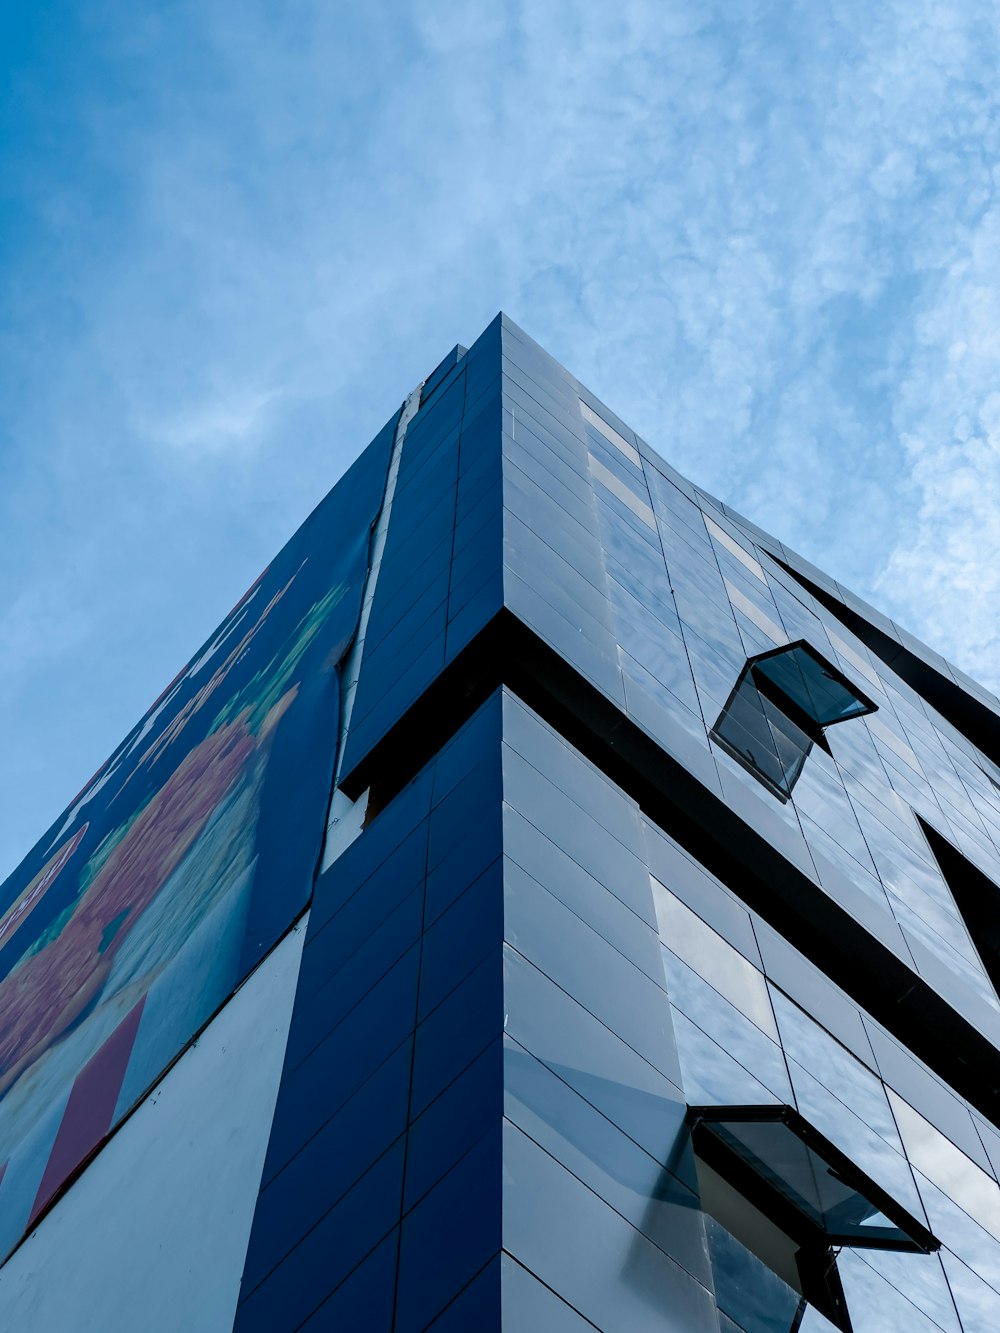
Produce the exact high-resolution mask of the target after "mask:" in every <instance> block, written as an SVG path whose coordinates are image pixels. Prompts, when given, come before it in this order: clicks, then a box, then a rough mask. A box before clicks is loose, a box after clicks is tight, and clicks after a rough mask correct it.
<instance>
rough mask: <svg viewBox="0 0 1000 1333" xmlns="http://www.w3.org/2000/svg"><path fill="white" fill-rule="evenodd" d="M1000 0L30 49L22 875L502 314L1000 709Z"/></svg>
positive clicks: (20, 486)
mask: <svg viewBox="0 0 1000 1333" xmlns="http://www.w3.org/2000/svg"><path fill="white" fill-rule="evenodd" d="M998 14H1000V11H998V9H997V6H996V4H995V2H994V0H958V2H957V3H956V2H955V0H883V3H881V4H879V5H874V6H873V5H871V4H869V3H863V2H862V0H773V2H772V0H736V2H735V3H734V0H724V2H723V0H616V3H614V4H608V3H606V0H510V2H508V3H505V0H463V3H462V4H454V3H453V4H446V3H443V0H386V3H383V4H381V5H380V4H374V5H365V6H362V5H348V4H346V3H344V2H343V0H340V2H338V0H291V2H290V3H287V4H283V5H277V4H263V3H261V2H260V0H190V2H188V0H176V2H175V3H160V2H159V0H143V3H141V4H139V5H124V4H121V3H116V4H108V3H104V2H103V0H86V3H83V0H59V2H58V3H55V2H54V0H35V2H34V3H33V4H31V5H26V4H22V5H7V6H5V7H4V11H3V13H2V16H0V63H2V66H3V68H2V78H0V403H2V412H0V551H2V557H0V798H2V801H0V877H2V875H3V874H4V873H5V872H6V871H7V870H8V869H9V868H11V866H12V865H13V864H14V863H15V862H16V861H17V860H18V859H19V858H20V856H21V855H22V854H23V853H24V852H25V851H27V849H28V848H29V847H30V845H31V844H32V843H33V842H34V841H35V838H36V837H37V836H38V835H40V833H41V832H42V831H43V829H44V827H45V826H47V825H48V823H49V822H51V820H52V819H54V818H55V816H56V815H57V814H58V812H59V811H60V810H61V809H62V808H63V807H64V806H65V805H66V804H67V803H68V801H69V799H70V798H71V797H72V795H73V794H74V793H75V791H76V790H77V789H78V788H79V787H80V786H81V785H82V783H83V782H84V781H85V780H86V778H87V777H88V776H89V774H90V773H91V772H92V771H93V769H94V768H95V767H96V766H97V765H98V764H99V763H100V762H101V760H102V759H103V758H104V756H105V755H106V754H107V752H108V751H109V750H110V749H111V748H112V747H113V746H114V745H115V744H116V743H117V741H118V740H119V739H120V738H121V736H122V735H123V734H124V733H125V732H126V731H127V730H128V728H129V727H130V726H131V725H132V723H133V722H134V721H136V720H137V718H138V717H139V716H140V715H141V713H142V712H143V711H144V709H145V707H146V706H147V705H148V704H149V703H150V701H151V700H152V699H153V698H154V697H155V696H156V695H157V694H158V693H159V691H160V689H161V688H162V687H163V685H164V684H165V683H166V682H167V681H168V680H169V679H170V678H171V677H172V676H173V674H174V672H175V671H176V669H177V668H178V667H179V666H180V665H181V664H182V663H183V662H184V661H185V660H186V659H187V658H188V657H189V656H190V655H191V653H192V651H193V650H194V649H195V647H196V646H197V644H198V643H199V642H201V640H203V639H204V638H205V637H206V636H207V635H208V633H209V632H210V630H211V629H212V627H213V626H214V625H215V624H216V623H217V622H218V621H219V620H220V618H221V617H222V615H223V614H224V613H225V612H226V610H227V609H228V608H229V606H230V605H231V604H232V603H233V602H234V601H235V600H236V598H237V597H238V596H239V595H240V593H241V592H242V591H243V589H244V588H245V587H246V586H247V585H248V584H249V583H250V582H251V580H252V579H253V578H254V577H255V576H256V573H257V572H258V570H259V569H260V567H261V566H262V565H263V564H264V563H266V561H267V559H268V558H269V556H270V555H271V554H272V553H273V552H274V550H275V549H277V547H278V546H279V545H280V544H281V542H282V541H283V540H284V539H285V538H286V537H287V536H289V535H290V534H291V532H292V531H293V530H294V529H295V527H296V526H297V525H298V524H299V522H301V520H302V519H303V517H304V516H305V515H306V513H307V512H308V511H309V510H310V509H311V508H312V506H313V505H314V504H315V503H316V501H317V500H318V499H319V498H320V496H321V495H322V494H323V493H324V492H325V491H326V490H327V489H328V488H329V486H330V485H331V484H332V483H333V482H334V481H335V480H336V479H337V477H338V476H339V475H340V473H341V472H342V471H343V470H344V468H345V467H346V466H347V465H348V464H349V463H350V461H351V460H352V459H353V458H354V457H355V456H356V454H357V453H358V451H359V450H360V449H361V447H362V446H363V445H364V444H365V443H367V441H368V440H369V439H370V438H371V436H372V435H373V434H374V433H375V431H376V430H377V429H378V428H379V427H380V426H381V425H382V423H383V422H384V421H385V420H386V419H387V417H388V416H389V415H390V414H391V412H392V411H393V410H394V408H395V407H396V406H397V404H398V403H399V401H400V400H401V399H402V398H403V396H404V395H405V394H406V392H407V391H408V390H409V389H410V388H412V387H413V385H414V384H415V383H416V382H417V381H418V380H419V379H421V378H422V377H423V376H424V375H425V374H426V373H427V372H428V371H429V370H430V369H431V368H432V366H433V365H434V363H435V362H436V361H437V360H438V359H439V358H440V357H441V356H442V355H443V354H444V353H445V352H446V351H447V350H448V348H449V347H451V346H452V345H453V344H454V343H455V342H456V341H461V342H465V343H469V342H471V341H472V340H473V339H474V338H475V337H476V336H477V334H478V333H479V332H480V331H481V329H482V328H483V326H484V325H485V324H486V323H487V322H488V321H489V320H490V319H491V318H492V316H493V315H494V314H495V313H496V311H497V310H498V309H501V308H503V309H504V310H506V311H507V312H508V313H509V314H510V315H511V316H512V318H514V319H515V320H516V321H517V322H518V323H520V324H522V325H523V326H524V327H525V328H526V329H527V331H528V332H529V333H530V334H532V336H533V337H535V338H537V339H538V340H539V341H540V342H541V343H542V344H543V345H544V346H546V347H547V348H548V350H549V351H551V352H552V353H553V355H554V356H556V357H557V358H558V359H559V360H560V361H562V362H563V363H564V364H565V365H567V366H568V367H569V368H570V369H571V370H572V371H573V372H574V373H575V374H576V375H578V376H579V377H580V378H581V379H582V380H583V381H584V382H585V383H587V384H588V385H589V386H590V388H592V389H593V391H594V392H595V393H597V394H599V395H600V396H601V397H602V398H604V399H605V400H606V401H607V402H608V403H609V404H610V405H611V406H612V407H613V408H614V409H615V410H616V411H617V412H618V413H619V414H620V415H621V416H623V417H624V418H625V419H626V420H627V421H629V423H630V424H632V425H633V426H634V427H635V428H636V429H637V430H638V431H639V432H640V433H641V434H642V435H644V436H645V438H646V439H648V440H649V442H650V443H651V444H652V445H653V446H654V447H656V448H657V449H659V450H660V452H662V453H663V454H664V455H665V456H666V457H667V458H668V459H669V460H670V461H672V462H673V463H674V464H675V465H676V466H677V467H679V468H680V469H681V470H682V471H684V472H686V473H687V475H689V476H690V477H692V478H693V479H694V480H696V481H698V482H699V483H701V484H702V485H704V486H706V487H708V488H709V489H710V490H712V491H713V492H715V493H716V494H718V495H720V496H722V497H723V498H725V499H727V500H729V501H730V502H731V503H733V504H735V505H736V506H737V507H738V508H740V509H742V510H743V511H744V512H745V513H746V514H748V515H749V516H750V517H752V518H753V519H755V520H756V521H757V522H759V523H760V524H762V525H763V526H764V527H766V528H769V529H771V530H772V531H774V532H776V533H777V534H778V535H780V536H781V537H782V538H783V539H784V540H786V541H787V542H788V543H789V544H790V545H792V546H794V547H796V548H797V549H799V550H800V551H801V552H803V553H804V554H805V555H807V556H808V557H810V558H811V559H812V560H814V561H815V562H816V563H817V564H819V565H821V566H822V567H824V568H825V569H827V570H829V571H830V572H831V573H833V574H834V575H835V576H836V577H838V578H839V579H841V581H842V582H845V583H847V584H848V585H849V586H851V587H852V588H853V589H854V590H855V591H857V592H859V593H860V594H861V595H862V596H864V597H866V598H868V599H869V600H873V601H875V602H876V603H877V604H878V605H880V606H881V607H883V608H884V609H885V610H887V611H889V612H890V614H892V615H893V616H894V617H895V618H896V619H897V620H899V621H901V623H903V624H905V625H906V626H907V627H908V628H910V629H912V630H914V631H915V632H916V633H917V634H919V635H920V636H921V637H923V638H925V639H926V640H927V641H928V642H930V643H931V644H932V645H933V646H934V647H936V648H937V649H939V650H940V651H942V652H944V653H945V654H946V655H947V656H949V657H951V658H952V659H953V660H955V661H957V662H958V663H959V664H960V665H961V666H963V667H964V668H965V669H966V670H968V671H970V672H971V673H972V674H973V675H976V676H978V678H979V679H981V680H982V681H983V682H984V683H986V684H987V685H989V686H990V687H991V688H993V689H996V688H997V687H998V686H1000V662H998V660H997V649H998V646H1000V630H998V616H997V606H998V601H1000V309H998V303H1000V201H998V198H997V194H996V187H997V184H1000V92H998V88H1000V85H998V81H997V78H996V71H997V69H998V67H1000V18H998Z"/></svg>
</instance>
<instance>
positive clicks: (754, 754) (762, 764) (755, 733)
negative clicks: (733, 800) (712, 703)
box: [711, 640, 876, 801]
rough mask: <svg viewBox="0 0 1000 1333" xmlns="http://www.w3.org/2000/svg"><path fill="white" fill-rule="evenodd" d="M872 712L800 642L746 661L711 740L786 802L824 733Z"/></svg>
mask: <svg viewBox="0 0 1000 1333" xmlns="http://www.w3.org/2000/svg"><path fill="white" fill-rule="evenodd" d="M875 708H876V705H875V704H874V703H872V701H871V700H870V699H868V698H867V697H866V696H865V695H863V694H862V693H861V692H860V690H858V689H857V688H856V687H855V686H854V685H852V684H851V682H850V681H849V680H848V679H847V677H846V676H845V675H844V673H843V672H842V671H840V670H838V668H837V667H835V666H834V665H833V664H832V663H831V662H828V661H827V660H826V659H825V658H824V657H821V656H820V654H819V653H818V652H816V650H815V648H812V647H811V646H810V645H809V644H808V643H806V642H805V641H804V640H800V641H799V642H798V643H792V644H788V645H787V646H786V647H784V648H775V649H773V650H772V651H771V652H767V653H761V654H760V655H759V656H757V657H751V658H750V659H749V661H748V662H747V664H746V666H745V667H744V668H743V670H742V671H741V672H740V675H739V679H738V680H737V682H736V684H735V686H734V687H733V691H732V693H731V694H730V696H729V698H728V700H727V701H726V706H725V707H724V708H723V710H722V712H721V713H720V714H719V718H718V720H717V722H716V723H715V726H714V727H713V728H712V731H711V737H712V740H713V741H715V742H716V744H718V745H720V746H721V747H722V749H724V750H725V751H726V753H727V754H729V755H731V756H732V757H733V758H734V759H735V760H737V762H738V763H740V764H742V765H743V767H744V768H746V769H748V770H749V771H750V772H751V773H752V774H753V775H754V777H755V778H757V779H758V781H760V782H762V783H763V784H764V786H765V787H767V788H768V790H770V791H771V792H773V794H774V795H775V796H777V797H778V798H779V799H780V800H782V801H786V800H787V799H788V797H789V796H790V795H791V792H792V788H793V787H794V785H795V781H796V779H797V778H798V776H799V774H800V773H801V772H802V765H803V764H804V763H805V761H806V757H807V756H808V754H809V751H810V750H811V749H812V747H813V745H814V744H815V745H822V746H823V747H824V748H826V739H825V737H824V735H823V730H824V728H825V727H829V726H833V724H834V723H836V722H846V721H849V720H850V719H851V718H855V717H862V716H863V715H864V714H865V713H873V712H875Z"/></svg>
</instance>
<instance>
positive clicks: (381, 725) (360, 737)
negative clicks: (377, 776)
mask: <svg viewBox="0 0 1000 1333" xmlns="http://www.w3.org/2000/svg"><path fill="white" fill-rule="evenodd" d="M444 642H445V641H444V634H443V633H442V634H441V635H440V637H439V638H438V639H435V640H434V642H432V643H431V645H430V647H428V648H427V650H426V651H425V652H423V653H421V655H420V656H419V657H418V658H416V660H415V661H414V662H413V664H412V665H411V666H409V667H408V669H407V670H406V671H404V672H403V673H402V675H399V674H397V672H396V671H395V670H393V665H392V663H391V662H386V663H385V670H384V671H380V672H379V673H378V674H377V675H371V674H369V675H368V676H366V677H363V679H365V680H366V682H367V689H366V692H365V693H366V697H367V700H368V702H369V703H370V705H371V709H370V711H369V712H367V713H365V714H363V715H362V714H361V713H360V707H359V705H356V706H355V715H354V718H352V722H351V730H350V735H349V739H348V742H347V751H346V756H345V759H344V771H345V772H350V770H351V769H352V768H353V767H354V766H355V765H356V764H357V763H358V761H359V760H360V759H361V758H362V757H363V756H364V755H365V754H367V753H368V751H369V750H370V749H371V748H372V746H374V745H375V743H376V742H377V741H379V740H381V738H382V737H383V736H384V735H385V733H386V732H387V731H388V730H389V728H390V727H391V726H392V725H393V723H394V722H397V721H398V720H399V718H400V717H401V716H402V715H403V713H404V712H405V711H406V709H407V708H408V707H409V706H410V704H411V703H413V701H414V700H415V699H416V698H417V697H418V695H420V694H421V693H422V692H423V691H424V690H425V689H426V688H427V686H428V685H429V684H430V683H431V681H432V680H434V678H435V677H436V676H437V675H438V674H439V673H440V671H441V668H442V667H443V666H444V660H445V656H444ZM366 669H367V668H366V667H365V665H364V664H363V665H362V671H364V670H366ZM358 698H359V701H360V690H359V692H358Z"/></svg>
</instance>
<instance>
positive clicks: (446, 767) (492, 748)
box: [434, 690, 503, 805]
mask: <svg viewBox="0 0 1000 1333" xmlns="http://www.w3.org/2000/svg"><path fill="white" fill-rule="evenodd" d="M502 725H503V713H502V693H501V691H500V690H497V691H496V693H494V694H493V695H491V697H490V698H489V699H488V700H487V701H486V703H484V704H483V705H482V707H481V708H479V709H478V710H477V712H476V713H475V714H473V716H472V717H471V718H470V719H469V721H468V722H466V723H465V725H464V726H463V727H461V728H460V730H459V731H457V732H456V733H455V735H454V736H453V737H452V739H451V740H450V741H449V742H448V744H447V745H446V746H445V747H444V749H443V750H442V751H441V753H440V754H439V755H438V756H437V758H436V760H435V761H434V804H435V805H436V804H437V803H438V802H439V801H440V800H441V799H442V798H443V797H444V796H447V795H448V793H449V792H450V791H451V790H452V789H453V788H454V787H456V786H457V785H458V783H459V782H463V781H464V780H465V777H466V774H467V773H469V772H470V771H471V769H473V768H475V766H476V765H477V764H478V763H479V762H480V761H481V760H482V759H484V758H485V757H486V756H487V754H489V753H493V754H496V755H497V756H498V757H499V753H500V735H501V728H502Z"/></svg>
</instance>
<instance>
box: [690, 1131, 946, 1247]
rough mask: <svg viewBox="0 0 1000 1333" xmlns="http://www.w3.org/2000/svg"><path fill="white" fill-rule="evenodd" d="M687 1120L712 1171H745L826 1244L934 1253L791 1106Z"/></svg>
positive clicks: (918, 1228)
mask: <svg viewBox="0 0 1000 1333" xmlns="http://www.w3.org/2000/svg"><path fill="white" fill-rule="evenodd" d="M690 1115H691V1119H692V1121H693V1123H694V1126H695V1130H696V1132H697V1134H698V1135H699V1139H700V1142H701V1144H702V1145H703V1147H702V1148H699V1151H700V1152H703V1150H704V1147H709V1145H711V1147H710V1148H709V1150H710V1151H713V1150H714V1155H715V1163H718V1166H717V1169H722V1170H723V1171H725V1167H724V1166H723V1163H724V1162H725V1161H726V1159H727V1157H728V1158H729V1159H730V1162H731V1167H732V1166H735V1167H736V1169H737V1170H739V1168H743V1169H744V1172H745V1170H746V1169H749V1171H750V1172H752V1173H753V1174H754V1176H755V1177H757V1179H758V1180H759V1182H760V1185H761V1191H762V1194H763V1195H772V1196H774V1198H775V1200H776V1201H780V1202H781V1203H784V1204H785V1205H787V1206H789V1207H790V1208H791V1209H793V1210H794V1211H795V1212H796V1213H798V1214H799V1215H800V1217H801V1218H802V1219H803V1220H804V1221H805V1222H806V1223H807V1224H811V1226H812V1227H813V1228H815V1229H816V1230H818V1231H819V1232H820V1233H821V1234H822V1235H823V1236H825V1237H826V1238H827V1240H828V1242H829V1243H830V1244H834V1245H850V1246H862V1247H863V1246H873V1247H876V1248H885V1249H901V1250H907V1249H912V1250H921V1251H925V1252H926V1251H927V1250H931V1249H937V1248H938V1245H939V1242H938V1241H937V1240H936V1239H935V1238H934V1237H933V1236H932V1235H931V1234H930V1233H929V1232H928V1231H927V1229H926V1228H925V1227H924V1226H922V1225H921V1223H919V1222H918V1221H917V1220H916V1218H914V1217H912V1216H910V1215H909V1214H908V1213H907V1212H906V1210H905V1209H904V1208H902V1207H901V1206H900V1205H899V1204H898V1203H895V1202H894V1201H893V1200H892V1199H890V1198H889V1196H888V1195H887V1194H886V1193H885V1191H884V1190H882V1189H880V1188H879V1186H878V1185H876V1184H875V1182H874V1181H873V1180H871V1179H869V1178H868V1177H866V1176H865V1175H864V1173H863V1172H861V1171H860V1170H858V1168H857V1167H855V1166H854V1165H853V1164H852V1163H851V1162H850V1161H849V1160H848V1159H847V1158H846V1157H845V1156H844V1155H843V1154H842V1153H840V1152H839V1151H838V1150H837V1149H836V1148H835V1147H834V1145H833V1144H832V1143H830V1141H829V1140H828V1139H826V1138H824V1137H823V1135H821V1134H819V1133H818V1131H816V1130H815V1129H813V1127H812V1126H811V1125H810V1124H809V1123H808V1122H807V1121H806V1120H804V1119H803V1118H802V1117H801V1116H800V1115H798V1114H797V1112H795V1111H794V1110H793V1109H792V1108H791V1107H788V1106H780V1107H734V1106H729V1107H693V1108H692V1110H691V1113H690ZM706 1155H707V1154H706ZM715 1163H713V1164H715ZM744 1172H740V1174H743V1173H744ZM762 1206H763V1205H762ZM764 1211H768V1210H767V1208H766V1207H765V1208H764Z"/></svg>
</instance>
